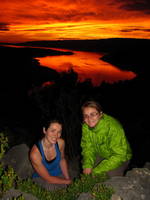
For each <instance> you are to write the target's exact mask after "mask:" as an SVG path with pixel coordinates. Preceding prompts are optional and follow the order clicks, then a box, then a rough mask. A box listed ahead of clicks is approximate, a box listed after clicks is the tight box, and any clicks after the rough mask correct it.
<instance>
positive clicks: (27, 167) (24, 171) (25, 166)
mask: <svg viewBox="0 0 150 200" xmlns="http://www.w3.org/2000/svg"><path fill="white" fill-rule="evenodd" d="M2 162H3V164H4V166H7V165H10V166H12V167H13V169H14V171H15V172H16V174H17V175H18V176H19V177H20V178H22V179H25V178H29V177H31V175H32V173H33V168H32V166H31V163H30V161H29V147H28V146H27V145H26V144H20V145H16V146H14V147H12V148H11V149H10V150H9V151H8V152H7V153H6V154H5V155H4V157H3V159H2Z"/></svg>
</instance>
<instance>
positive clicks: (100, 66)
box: [36, 48, 136, 86]
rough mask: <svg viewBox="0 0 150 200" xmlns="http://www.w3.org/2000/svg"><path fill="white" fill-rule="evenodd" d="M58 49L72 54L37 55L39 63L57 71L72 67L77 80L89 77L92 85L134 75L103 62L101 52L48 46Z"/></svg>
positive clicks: (133, 76) (116, 80)
mask: <svg viewBox="0 0 150 200" xmlns="http://www.w3.org/2000/svg"><path fill="white" fill-rule="evenodd" d="M50 49H52V50H58V51H71V52H73V55H59V56H56V55H55V56H46V57H38V58H36V59H38V60H39V62H40V64H41V65H43V66H47V67H49V68H52V69H55V70H56V71H58V72H62V71H68V69H70V68H72V69H73V70H74V71H75V72H77V73H78V78H79V81H81V82H82V81H84V80H85V79H91V81H92V83H93V85H94V86H98V85H100V84H101V83H102V82H103V81H104V82H107V83H114V82H118V81H124V80H130V79H133V78H135V77H136V74H135V73H134V72H132V71H124V70H121V69H119V68H117V67H115V66H114V65H111V64H109V63H107V62H104V61H103V60H101V59H100V58H101V57H102V56H103V55H104V54H103V53H97V52H96V53H95V52H85V51H72V50H66V49H56V48H50Z"/></svg>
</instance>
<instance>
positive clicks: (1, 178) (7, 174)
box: [0, 133, 17, 196]
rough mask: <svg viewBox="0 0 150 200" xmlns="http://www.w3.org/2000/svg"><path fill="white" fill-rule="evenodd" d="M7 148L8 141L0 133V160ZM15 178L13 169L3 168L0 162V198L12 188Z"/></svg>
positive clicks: (9, 167)
mask: <svg viewBox="0 0 150 200" xmlns="http://www.w3.org/2000/svg"><path fill="white" fill-rule="evenodd" d="M7 148H8V139H7V137H6V136H4V134H3V133H0V159H2V157H3V156H4V153H5V151H6V149H7ZM16 178H17V175H16V173H15V172H14V169H13V168H12V167H11V166H8V167H4V166H3V163H2V162H0V188H1V190H0V196H2V194H3V193H4V192H6V191H7V190H9V189H10V188H12V187H13V186H14V182H15V180H16Z"/></svg>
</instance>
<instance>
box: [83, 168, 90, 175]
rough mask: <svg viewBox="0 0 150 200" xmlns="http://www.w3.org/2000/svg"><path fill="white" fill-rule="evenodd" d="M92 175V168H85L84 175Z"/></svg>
mask: <svg viewBox="0 0 150 200" xmlns="http://www.w3.org/2000/svg"><path fill="white" fill-rule="evenodd" d="M91 173H92V169H91V168H85V169H84V170H83V174H91Z"/></svg>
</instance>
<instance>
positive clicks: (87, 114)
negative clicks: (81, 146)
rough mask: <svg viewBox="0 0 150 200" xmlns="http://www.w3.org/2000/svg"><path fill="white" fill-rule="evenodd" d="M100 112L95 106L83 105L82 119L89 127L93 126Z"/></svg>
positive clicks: (99, 116)
mask: <svg viewBox="0 0 150 200" xmlns="http://www.w3.org/2000/svg"><path fill="white" fill-rule="evenodd" d="M101 116H102V113H99V112H98V111H97V109H96V108H93V107H85V108H84V109H83V120H84V122H85V123H86V124H87V125H88V126H89V127H90V128H93V127H95V126H96V125H97V123H98V122H99V120H100V118H101Z"/></svg>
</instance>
